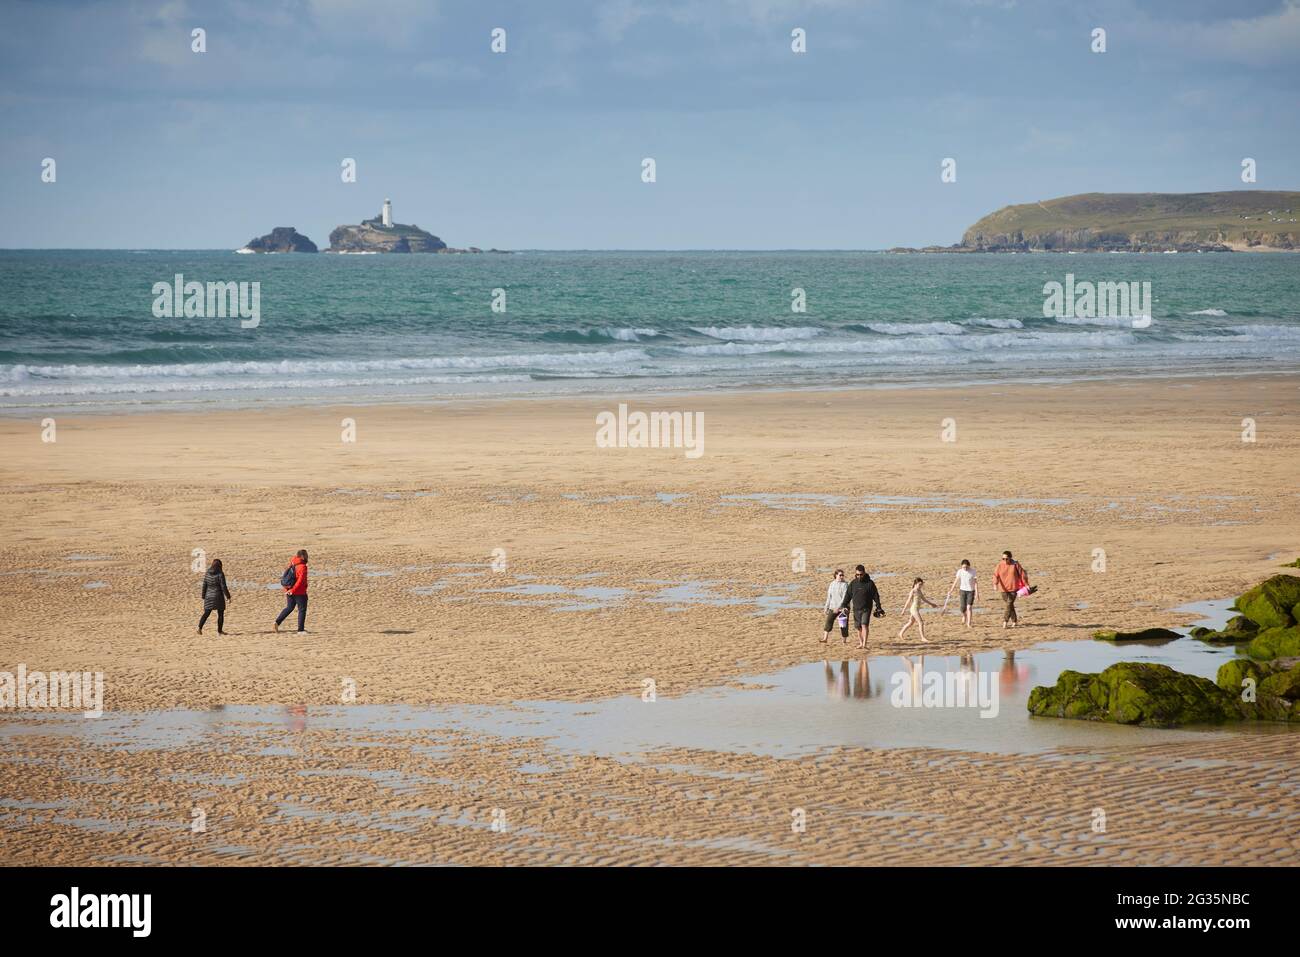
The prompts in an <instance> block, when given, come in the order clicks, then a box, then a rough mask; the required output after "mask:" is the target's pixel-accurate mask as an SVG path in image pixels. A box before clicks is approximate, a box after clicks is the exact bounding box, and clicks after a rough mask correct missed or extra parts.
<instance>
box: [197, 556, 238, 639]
mask: <svg viewBox="0 0 1300 957" xmlns="http://www.w3.org/2000/svg"><path fill="white" fill-rule="evenodd" d="M201 594H202V595H203V617H202V618H200V619H199V634H200V635H201V634H203V626H204V625H205V624H207V621H208V615H210V614H212V613H213V612H214V611H215V612H216V613H217V634H218V635H224V634H225V631H224V630H223V629H224V628H225V625H226V602H227V601H229V600H230V588H229V587H228V586H227V585H226V573H225V572H223V571H222V570H221V559H220V558H214V559H212V564H211V565H209V566H208V572H207V574H206V575H204V576H203V589H202V592H201Z"/></svg>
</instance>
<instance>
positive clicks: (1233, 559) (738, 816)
mask: <svg viewBox="0 0 1300 957" xmlns="http://www.w3.org/2000/svg"><path fill="white" fill-rule="evenodd" d="M618 402H626V403H627V404H628V405H629V407H631V408H633V409H639V410H645V411H653V410H662V411H672V410H678V411H688V412H701V413H703V420H704V440H705V444H704V454H702V455H700V456H699V457H698V458H691V457H688V456H687V455H686V454H685V453H684V450H683V449H681V448H675V449H674V448H664V449H637V448H598V447H597V445H596V443H595V441H594V436H595V432H596V416H597V414H598V413H600V412H602V411H609V410H613V409H614V408H616V406H617V403H618ZM55 419H56V427H57V439H56V441H54V442H42V440H41V432H42V426H41V423H40V421H39V419H16V418H10V419H0V449H3V451H4V455H3V457H2V458H0V519H2V520H3V525H4V527H5V529H6V547H5V548H4V549H3V552H2V553H0V670H9V671H13V670H14V669H15V668H16V667H17V665H18V664H19V663H24V664H26V666H27V667H28V668H29V669H36V668H42V669H46V670H56V669H68V670H72V669H76V670H101V671H103V672H104V675H105V707H106V709H108V710H110V711H113V712H141V713H143V712H149V711H153V710H156V709H172V708H184V709H210V708H213V707H217V706H229V705H266V706H277V707H284V706H288V707H291V708H298V707H301V708H302V709H303V713H304V714H309V713H310V709H312V708H314V707H319V706H331V705H338V704H339V703H340V701H341V700H349V703H351V699H341V698H340V694H341V689H347V688H352V689H354V690H355V699H354V700H355V703H357V704H364V705H385V704H404V705H415V706H419V705H427V704H456V705H488V704H508V703H510V702H521V701H534V700H538V701H545V700H553V701H596V700H600V699H607V698H612V697H619V696H638V695H640V694H641V693H642V691H643V688H644V684H643V683H644V681H645V679H647V678H650V679H653V681H654V685H655V688H656V692H657V694H658V696H660V697H661V698H673V697H675V696H680V695H683V694H686V693H689V692H693V691H698V690H700V689H704V688H709V687H713V686H725V685H728V684H729V683H735V682H736V681H737V680H738V679H739V678H741V677H742V676H745V675H752V674H755V673H762V672H770V671H776V670H778V669H781V668H784V667H789V666H792V665H797V664H800V663H805V662H820V661H821V660H822V659H823V657H824V656H825V655H824V651H823V646H821V645H819V644H818V643H817V638H818V637H820V625H821V622H820V613H819V608H820V606H821V602H822V598H823V596H824V594H825V588H826V583H827V581H828V579H829V577H830V572H831V570H832V569H834V568H836V567H843V568H846V569H849V570H850V572H851V569H852V566H853V565H854V564H856V563H858V562H863V563H864V564H865V565H866V566H867V567H868V569H869V570H870V571H871V572H872V574H873V575H875V576H877V579H878V583H879V586H880V589H881V592H882V596H883V600H884V605H885V608H886V609H887V610H888V611H889V612H890V614H889V616H888V617H886V618H885V619H884V620H883V621H881V622H879V623H877V624H876V625H875V627H873V630H872V637H871V644H870V648H869V650H870V652H871V653H872V654H875V655H880V654H897V655H902V654H919V653H921V652H922V651H926V652H928V653H931V654H948V655H957V654H961V653H964V652H968V651H988V650H995V649H997V650H1015V649H1023V648H1028V647H1030V646H1032V645H1034V644H1037V643H1040V642H1044V641H1053V640H1061V639H1079V640H1088V638H1089V636H1090V634H1091V632H1092V631H1093V630H1095V629H1097V628H1099V627H1108V628H1125V629H1127V628H1138V627H1148V626H1164V627H1173V626H1176V625H1185V624H1187V623H1189V622H1190V621H1192V620H1193V619H1195V618H1196V616H1195V615H1194V614H1187V613H1177V612H1171V611H1170V609H1172V608H1175V607H1177V606H1180V605H1183V604H1186V603H1189V602H1194V601H1201V600H1205V599H1211V598H1222V597H1225V596H1228V595H1234V594H1237V593H1239V592H1240V591H1242V590H1243V589H1244V588H1246V587H1248V586H1249V585H1251V584H1253V583H1254V582H1256V581H1258V580H1260V579H1261V578H1264V577H1267V576H1268V575H1271V574H1274V573H1275V572H1276V570H1277V568H1278V565H1279V564H1280V563H1281V562H1282V561H1290V560H1292V559H1294V558H1295V557H1296V555H1297V554H1300V552H1297V542H1298V541H1300V493H1298V492H1297V489H1296V483H1295V464H1296V462H1297V455H1298V453H1300V383H1298V382H1297V380H1296V379H1295V378H1294V377H1291V376H1282V375H1279V376H1253V377H1239V378H1226V377H1225V378H1211V379H1179V378H1167V379H1149V380H1142V379H1127V380H1113V381H1109V382H1082V383H1072V384H1015V385H1005V384H1004V385H988V386H971V387H965V388H957V387H949V388H942V389H899V390H886V389H877V390H858V391H852V392H829V391H827V392H815V391H809V392H756V393H720V392H715V393H704V394H673V395H656V396H637V395H631V394H630V395H626V396H621V397H615V398H607V399H603V400H595V399H590V398H581V399H577V398H575V399H547V400H509V401H507V400H493V401H487V400H484V401H475V402H471V401H463V402H447V403H439V404H428V405H417V404H408V405H386V406H380V405H353V406H341V407H320V408H299V409H284V408H276V409H270V410H265V411H264V410H259V409H252V410H247V411H238V412H235V411H220V412H204V413H180V412H176V413H138V414H112V415H82V416H67V417H63V416H55ZM1243 419H1251V420H1253V422H1254V427H1255V441H1253V442H1243V438H1242V436H1243ZM344 420H352V423H351V425H353V426H354V427H355V437H356V440H355V442H347V441H343V440H342V436H343V432H344V430H345V429H347V428H348V426H349V424H348V423H345V422H344ZM945 430H946V434H947V436H948V437H952V436H954V435H955V441H945V440H944V438H945ZM298 548H307V549H309V550H310V552H311V591H310V596H311V598H310V602H311V604H310V611H309V618H308V631H307V633H306V634H304V635H297V634H295V633H293V632H292V631H287V632H286V633H281V634H278V635H277V634H274V633H272V630H271V623H272V620H273V619H274V617H275V615H276V613H277V612H278V611H279V609H280V608H281V607H282V605H283V599H282V597H281V592H280V589H279V588H278V586H277V584H276V582H277V581H278V578H279V575H280V572H281V570H282V569H283V567H284V565H285V564H286V562H287V560H288V558H289V556H290V555H291V554H292V553H293V552H294V551H296V550H297V549H298ZM1004 548H1009V549H1012V550H1014V551H1015V553H1016V556H1017V557H1018V558H1019V559H1021V560H1022V561H1023V563H1024V565H1025V567H1026V568H1027V569H1028V571H1029V573H1030V575H1031V577H1032V580H1033V581H1034V582H1035V583H1036V584H1037V585H1039V587H1040V592H1039V593H1038V594H1037V595H1035V596H1033V597H1031V598H1029V599H1026V600H1023V601H1022V603H1021V614H1022V615H1023V623H1022V625H1021V627H1019V628H1018V629H1016V630H1014V631H1010V632H1008V631H1004V630H1003V629H1001V628H1000V627H999V624H1000V618H1001V614H1000V611H1001V609H1000V603H999V602H998V601H997V597H996V595H993V594H992V593H991V577H992V569H993V565H994V564H995V563H996V560H997V556H998V553H999V552H1001V551H1002V549H1004ZM196 549H200V550H202V553H203V558H205V559H207V560H210V559H212V558H221V559H222V560H223V562H224V565H225V570H226V574H227V576H228V577H229V579H230V583H231V587H232V591H233V594H234V598H233V601H232V604H231V606H230V608H229V610H228V612H227V622H226V627H227V630H228V631H229V635H228V636H226V637H218V636H217V635H216V634H215V630H216V629H215V621H214V622H210V623H209V625H208V627H207V629H206V630H205V633H204V635H203V636H202V637H199V636H197V635H196V634H195V623H196V620H197V618H198V614H199V612H200V610H201V607H202V606H201V602H200V600H199V581H200V578H201V573H199V572H196V571H195V570H194V569H193V563H194V562H195V557H194V556H195V550H196ZM1098 549H1102V550H1104V553H1105V570H1104V571H1097V570H1095V567H1096V563H1097V555H1098V553H1097V551H1096V550H1098ZM962 558H969V559H970V560H971V561H972V562H973V564H974V565H975V567H976V569H977V570H978V571H979V572H980V574H981V581H982V583H984V584H985V587H988V588H989V589H990V590H989V592H988V593H986V596H985V597H984V598H983V600H982V602H981V608H980V610H979V612H978V613H977V616H976V627H975V628H974V629H972V630H970V631H965V630H963V629H961V628H960V622H959V620H958V619H957V617H956V616H954V615H948V616H942V617H941V616H929V617H927V627H928V628H929V630H930V638H931V643H932V645H933V647H924V648H923V647H922V646H921V644H920V642H919V640H917V639H916V638H915V637H914V636H912V635H908V637H907V639H906V640H904V641H901V642H900V641H898V640H897V639H896V638H895V635H896V633H897V630H898V627H899V626H900V625H901V624H902V620H901V618H900V614H899V612H900V604H901V602H902V600H903V598H904V597H905V595H906V591H907V585H908V584H910V581H911V579H912V578H913V577H914V576H918V575H919V576H923V577H925V578H926V579H927V582H928V583H929V584H928V586H927V587H928V588H929V591H930V593H931V595H932V596H934V595H937V596H938V597H939V598H940V599H941V598H942V596H943V593H944V591H945V590H946V588H947V586H948V583H949V582H950V581H951V578H952V574H953V569H954V568H955V567H956V565H957V563H958V561H959V560H960V559H962ZM290 625H291V622H288V623H286V629H287V628H288V627H289V626H290ZM832 641H833V643H834V645H835V646H836V648H835V650H834V653H833V655H832V657H835V658H836V660H837V661H838V658H839V657H840V647H839V642H840V639H839V636H838V635H836V636H835V637H833V639H832ZM851 645H852V640H850V647H851ZM843 657H845V658H851V657H853V656H852V655H851V654H845V655H843ZM4 720H6V721H7V720H10V719H9V718H5V719H4ZM1137 733H1138V734H1139V735H1140V733H1141V732H1140V731H1139V732H1137ZM416 737H418V736H417V735H416V734H415V733H414V732H409V731H408V732H402V731H392V732H389V733H386V734H385V735H382V736H380V737H379V738H378V739H376V737H375V736H373V735H348V734H345V733H336V732H331V731H328V730H326V729H322V728H320V727H318V726H316V725H314V724H313V723H312V722H311V721H310V720H305V721H304V722H303V725H302V726H301V727H295V726H294V724H293V722H292V721H289V722H286V724H285V727H283V728H281V729H278V730H275V731H265V730H258V731H255V732H250V733H249V735H248V736H246V737H238V736H230V735H228V734H225V733H222V734H214V735H213V736H212V737H211V738H207V739H204V740H203V741H201V742H196V743H193V744H191V745H187V746H186V747H182V748H178V749H171V750H164V751H148V752H137V751H133V750H124V749H121V748H116V747H114V745H113V740H112V736H111V735H109V736H107V737H105V738H104V739H102V740H97V741H95V742H93V746H83V744H84V743H74V742H73V741H72V740H71V739H70V738H68V737H66V736H65V735H63V734H62V733H61V732H60V731H59V730H58V729H57V728H53V729H51V730H50V731H49V733H48V734H41V735H35V736H32V735H28V736H25V737H23V738H22V739H21V741H20V742H19V743H17V744H14V745H6V747H5V749H4V752H3V753H4V760H3V761H2V762H0V793H2V794H3V795H4V796H5V797H7V798H10V799H13V800H16V801H20V802H22V806H21V809H20V810H17V811H15V812H13V813H11V815H10V817H9V818H8V820H7V822H6V824H5V825H4V829H5V831H6V832H7V833H6V834H5V843H6V845H7V848H8V850H7V851H6V855H7V856H8V857H9V859H10V861H11V862H12V863H52V862H54V861H58V862H60V863H93V862H102V861H106V860H117V861H124V862H127V861H135V860H147V861H187V862H208V863H219V862H228V863H248V862H271V861H275V860H300V861H304V862H310V863H329V862H341V861H358V860H362V861H369V862H374V863H389V862H403V863H435V862H464V863H471V862H487V863H492V862H496V863H503V862H513V863H540V862H575V863H651V862H658V863H739V862H750V863H755V862H764V861H769V862H783V861H786V862H791V863H816V862H823V863H849V862H855V863H877V864H879V863H998V864H1014V863H1069V862H1080V861H1082V862H1085V863H1106V862H1124V863H1150V864H1155V863H1189V864H1202V863H1204V864H1218V863H1294V862H1295V860H1296V859H1297V857H1296V855H1297V852H1300V828H1298V827H1296V816H1297V812H1296V810H1295V805H1294V793H1295V787H1296V785H1297V783H1298V782H1300V770H1297V768H1300V761H1298V760H1297V759H1298V758H1300V737H1297V736H1296V735H1295V734H1287V733H1283V734H1272V735H1234V736H1214V737H1205V736H1199V735H1196V734H1194V733H1189V734H1188V735H1187V739H1186V741H1185V742H1173V743H1170V742H1166V741H1163V740H1162V741H1161V742H1160V743H1158V744H1144V743H1140V738H1134V739H1133V740H1134V741H1135V743H1134V744H1133V745H1131V746H1126V747H1123V748H1116V749H1112V750H1107V749H1082V750H1079V749H1074V750H1072V749H1070V748H1063V749H1060V750H1058V751H1056V752H1052V753H1047V754H1037V755H991V754H983V753H980V752H979V751H978V749H976V750H972V751H953V752H946V751H938V750H931V749H918V748H899V749H872V750H848V749H845V750H840V751H834V752H828V753H825V754H822V755H819V756H815V757H800V758H797V759H779V758H773V757H764V756H755V755H744V754H731V753H723V752H701V751H691V752H672V751H664V752H660V753H656V754H653V755H648V756H646V755H643V756H641V757H640V758H639V759H638V760H635V761H619V760H611V759H609V758H606V757H601V756H598V755H574V754H571V753H570V754H566V755H564V756H557V754H556V752H555V751H554V749H552V748H551V747H550V746H549V745H548V744H547V742H546V741H545V740H544V739H542V738H536V739H525V738H503V737H498V736H492V735H485V734H477V735H476V734H470V733H467V732H457V733H453V732H448V733H447V734H446V735H445V736H443V737H442V738H441V739H440V740H439V742H438V751H437V753H436V754H434V753H430V752H428V751H426V750H424V749H422V748H420V747H416V746H414V744H413V741H414V739H415V738H416ZM13 740H15V741H17V740H18V739H13ZM289 740H292V742H294V746H293V749H292V750H293V753H282V751H284V745H285V744H286V741H289ZM424 743H426V744H427V743H428V742H427V739H424ZM521 760H522V761H526V762H529V763H537V764H540V765H542V766H545V767H547V768H548V769H549V770H548V772H547V773H544V774H534V773H526V772H524V771H520V770H519V767H518V766H519V762H520V761H521ZM33 763H35V764H37V765H41V766H43V767H44V768H45V770H46V771H48V774H44V775H33V774H31V773H30V769H31V766H32V764H33ZM349 769H350V770H349ZM361 770H364V771H365V772H366V773H365V774H361V773H360V771H361ZM317 772H319V773H317ZM105 774H108V775H109V776H110V777H111V783H106V781H108V779H106V778H105V777H104V775H105ZM390 775H397V776H399V777H401V778H402V781H403V783H400V784H396V785H395V784H393V781H392V780H391V779H390V777H389V776H390ZM286 794H289V795H305V796H310V797H311V798H312V800H313V801H314V802H315V803H314V804H313V806H314V807H315V808H316V809H317V811H319V812H320V817H319V819H317V818H312V817H309V816H304V817H302V818H299V819H296V820H295V821H293V822H290V823H284V822H283V821H281V820H280V819H279V817H278V812H277V810H276V809H277V808H278V807H279V806H280V804H281V803H282V801H283V799H284V796H285V795H286ZM195 802H205V803H206V804H207V805H208V806H209V810H210V812H211V813H210V818H209V820H210V825H211V826H210V829H209V831H208V833H207V834H206V835H204V836H203V839H201V840H195V839H194V838H195V835H192V834H191V832H190V830H189V827H188V822H189V820H190V808H192V806H193V805H194V804H195ZM814 806H815V807H816V812H815V813H813V814H811V815H810V824H809V827H808V831H807V833H799V834H795V833H792V832H791V828H790V814H791V809H793V808H796V807H803V808H812V807H814ZM143 807H149V808H153V809H154V811H153V812H152V813H151V814H150V815H149V816H148V817H147V820H142V819H141V817H140V810H139V809H140V808H143ZM498 807H504V808H508V809H511V810H510V811H509V814H510V823H511V830H510V831H509V832H508V834H509V840H505V841H503V840H501V835H500V834H498V833H497V832H494V831H492V830H491V829H490V828H489V827H488V824H489V823H490V821H491V809H493V808H498ZM1094 807H1106V808H1113V809H1114V812H1113V813H1111V820H1112V822H1113V823H1112V825H1111V827H1110V829H1109V830H1108V831H1107V833H1105V834H1104V835H1100V834H1097V833H1095V832H1093V831H1091V830H1090V828H1089V815H1090V813H1091V811H1092V809H1093V808H1094ZM421 809H423V810H421ZM74 811H75V812H76V813H73V812H74ZM1216 812H1223V813H1222V815H1217V814H1216ZM381 813H382V814H388V815H392V814H398V815H404V819H409V821H410V825H411V826H410V830H409V831H404V830H401V829H397V830H392V829H389V830H375V829H370V828H367V827H366V826H365V818H366V816H367V815H374V814H381ZM358 815H360V817H358ZM76 817H88V818H95V819H102V820H105V821H110V822H116V823H115V825H114V826H106V827H103V828H98V829H94V830H92V831H87V829H86V828H84V827H79V826H77V825H76V824H75V823H70V819H71V818H76ZM158 821H162V822H163V823H162V824H157V823H156V822H158ZM467 821H468V822H470V823H472V824H473V825H474V826H463V825H464V824H465V823H466V822H467ZM814 821H815V822H816V823H815V826H814V824H813V823H812V822H814ZM149 822H155V823H154V824H151V823H149ZM167 822H170V823H169V824H168V823H167ZM458 822H459V823H458ZM155 825H156V826H155ZM480 825H481V826H480ZM359 830H360V831H364V832H365V834H366V838H365V842H366V843H365V845H364V855H362V856H360V857H358V853H359V852H358V851H357V845H356V844H355V843H353V842H354V841H355V840H360V838H357V837H356V833H357V832H358V831H359ZM367 855H368V856H367Z"/></svg>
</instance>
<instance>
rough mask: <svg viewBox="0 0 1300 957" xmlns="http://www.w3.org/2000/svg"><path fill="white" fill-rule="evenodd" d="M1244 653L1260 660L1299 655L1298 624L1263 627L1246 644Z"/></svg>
mask: <svg viewBox="0 0 1300 957" xmlns="http://www.w3.org/2000/svg"><path fill="white" fill-rule="evenodd" d="M1246 654H1248V655H1250V656H1251V657H1252V658H1257V659H1259V660H1260V661H1269V660H1271V659H1273V658H1289V657H1293V656H1295V655H1300V625H1293V626H1291V627H1290V628H1265V629H1264V630H1263V631H1261V632H1260V633H1259V634H1257V635H1256V636H1255V637H1254V638H1252V639H1251V641H1250V644H1248V645H1247V646H1246Z"/></svg>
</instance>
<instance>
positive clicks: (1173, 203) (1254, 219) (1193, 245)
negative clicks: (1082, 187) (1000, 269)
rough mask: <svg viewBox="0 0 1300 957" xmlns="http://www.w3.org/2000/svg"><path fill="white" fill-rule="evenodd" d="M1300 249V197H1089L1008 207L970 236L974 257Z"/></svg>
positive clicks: (1256, 193)
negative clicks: (978, 254) (986, 254)
mask: <svg viewBox="0 0 1300 957" xmlns="http://www.w3.org/2000/svg"><path fill="white" fill-rule="evenodd" d="M1254 248H1270V249H1287V250H1295V249H1300V192H1275V191H1266V190H1234V191H1231V192H1223V193H1084V194H1082V195H1079V196H1066V197H1063V198H1061V199H1050V200H1044V201H1042V202H1038V203H1025V204H1022V205H1019V206H1006V207H1004V208H1002V209H1000V210H998V211H997V212H995V213H991V214H989V215H988V216H985V217H984V218H983V219H981V220H980V221H979V222H977V223H975V225H973V226H972V227H971V228H970V229H968V230H966V233H965V234H964V235H963V236H962V241H961V251H972V252H1004V251H1006V252H1010V251H1015V252H1040V251H1043V252H1067V251H1072V252H1107V251H1110V250H1122V251H1126V252H1163V251H1165V250H1168V249H1175V250H1178V251H1180V252H1225V251H1228V250H1230V249H1254Z"/></svg>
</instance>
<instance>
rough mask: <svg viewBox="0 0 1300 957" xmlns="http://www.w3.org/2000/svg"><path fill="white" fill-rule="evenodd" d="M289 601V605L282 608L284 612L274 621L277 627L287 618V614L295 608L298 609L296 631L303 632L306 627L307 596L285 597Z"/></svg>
mask: <svg viewBox="0 0 1300 957" xmlns="http://www.w3.org/2000/svg"><path fill="white" fill-rule="evenodd" d="M284 597H285V598H287V599H289V604H287V605H285V606H284V611H282V612H280V617H279V618H277V619H276V620H275V623H276V624H277V625H279V624H280V622H282V621H284V620H285V619H286V618H288V617H289V613H290V612H291V611H293V610H294V608H295V607H296V608H297V609H298V630H299V631H304V630H305V629H306V625H307V596H306V595H285V596H284Z"/></svg>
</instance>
